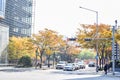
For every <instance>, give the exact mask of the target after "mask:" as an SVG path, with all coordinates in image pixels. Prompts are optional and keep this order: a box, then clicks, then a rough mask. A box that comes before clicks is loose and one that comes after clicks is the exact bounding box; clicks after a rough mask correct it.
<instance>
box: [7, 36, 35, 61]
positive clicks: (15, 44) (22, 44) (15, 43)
mask: <svg viewBox="0 0 120 80" xmlns="http://www.w3.org/2000/svg"><path fill="white" fill-rule="evenodd" d="M8 53H9V54H8V59H9V60H10V61H11V60H18V59H20V58H21V57H22V56H25V55H26V56H30V57H31V58H33V57H34V45H33V43H32V40H31V39H30V38H27V37H23V38H21V37H14V36H13V37H10V42H9V45H8Z"/></svg>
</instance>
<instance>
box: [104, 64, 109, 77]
mask: <svg viewBox="0 0 120 80" xmlns="http://www.w3.org/2000/svg"><path fill="white" fill-rule="evenodd" d="M107 70H108V64H107V63H106V64H105V66H104V72H105V74H106V75H107Z"/></svg>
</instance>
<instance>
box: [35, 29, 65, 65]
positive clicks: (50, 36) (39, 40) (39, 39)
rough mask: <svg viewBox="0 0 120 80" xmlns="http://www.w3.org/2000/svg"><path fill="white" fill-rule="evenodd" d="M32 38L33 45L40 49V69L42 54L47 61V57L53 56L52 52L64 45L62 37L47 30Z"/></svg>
mask: <svg viewBox="0 0 120 80" xmlns="http://www.w3.org/2000/svg"><path fill="white" fill-rule="evenodd" d="M33 38H34V43H35V44H36V45H37V46H38V47H39V48H40V49H39V50H40V53H39V56H40V63H41V67H42V62H43V61H42V57H43V54H46V55H47V57H48V60H49V57H50V56H51V55H52V54H53V52H54V51H56V50H57V49H58V48H59V47H60V46H63V45H64V41H63V40H62V36H61V35H58V33H57V32H55V31H53V30H49V29H44V30H41V31H39V33H38V34H34V35H33ZM48 62H49V61H48ZM48 65H49V63H48Z"/></svg>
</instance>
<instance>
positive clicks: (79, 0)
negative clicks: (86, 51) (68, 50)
mask: <svg viewBox="0 0 120 80" xmlns="http://www.w3.org/2000/svg"><path fill="white" fill-rule="evenodd" d="M80 6H81V7H85V8H88V9H92V10H95V11H98V24H101V23H103V24H109V25H114V24H115V20H117V22H118V25H119V24H120V1H119V0H36V6H35V23H34V24H35V26H34V33H38V31H39V30H44V29H45V28H48V29H51V30H54V31H57V32H58V33H59V34H61V35H64V36H66V37H74V36H75V34H76V32H77V28H80V24H94V23H96V13H95V12H92V11H88V10H85V9H81V8H80Z"/></svg>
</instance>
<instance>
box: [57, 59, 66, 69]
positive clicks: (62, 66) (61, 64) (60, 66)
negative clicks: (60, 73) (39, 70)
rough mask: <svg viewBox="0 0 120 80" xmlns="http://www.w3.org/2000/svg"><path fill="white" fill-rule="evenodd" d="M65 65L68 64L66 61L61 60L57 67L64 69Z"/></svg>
mask: <svg viewBox="0 0 120 80" xmlns="http://www.w3.org/2000/svg"><path fill="white" fill-rule="evenodd" d="M65 65H66V62H65V61H60V62H59V63H57V65H56V69H63V68H64V66H65Z"/></svg>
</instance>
